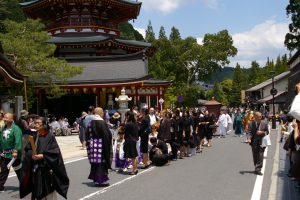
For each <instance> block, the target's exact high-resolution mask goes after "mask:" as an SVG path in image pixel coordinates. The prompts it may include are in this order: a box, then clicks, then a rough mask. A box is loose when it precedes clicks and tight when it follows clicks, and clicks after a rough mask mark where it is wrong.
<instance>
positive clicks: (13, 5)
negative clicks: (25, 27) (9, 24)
mask: <svg viewBox="0 0 300 200" xmlns="http://www.w3.org/2000/svg"><path fill="white" fill-rule="evenodd" d="M19 2H20V1H19V0H0V32H5V29H4V25H3V20H5V19H10V20H13V21H16V22H21V21H24V20H25V19H26V17H25V15H24V12H23V11H22V9H21V7H20V5H19Z"/></svg>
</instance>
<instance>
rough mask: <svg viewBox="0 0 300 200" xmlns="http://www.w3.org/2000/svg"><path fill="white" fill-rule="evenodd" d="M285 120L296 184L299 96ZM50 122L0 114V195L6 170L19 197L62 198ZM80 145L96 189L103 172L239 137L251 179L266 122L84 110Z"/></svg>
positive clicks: (125, 170) (251, 116) (230, 115)
mask: <svg viewBox="0 0 300 200" xmlns="http://www.w3.org/2000/svg"><path fill="white" fill-rule="evenodd" d="M296 91H297V96H296V97H295V100H294V102H293V104H292V107H291V110H290V113H289V114H286V113H285V114H284V115H282V116H281V122H280V124H281V131H280V133H281V135H282V137H281V139H280V141H279V142H283V141H284V142H285V144H284V148H285V149H286V150H287V151H288V155H289V158H290V170H289V174H288V175H289V176H291V177H292V178H293V179H295V180H297V181H300V175H299V174H300V173H299V171H300V170H299V165H300V159H299V158H300V156H299V155H300V154H299V145H300V136H299V125H300V123H299V116H300V114H299V107H300V106H299V93H300V84H297V85H296ZM49 124H50V123H49V119H48V118H45V117H40V116H38V115H29V113H28V112H27V111H25V110H22V111H21V117H20V119H18V120H16V119H15V115H14V114H13V113H4V112H2V111H1V113H0V128H1V130H0V153H1V170H0V191H1V192H3V191H4V189H5V187H4V186H5V182H6V180H7V178H8V175H9V172H10V168H11V167H12V168H13V169H14V171H15V173H16V175H17V177H18V180H19V183H20V185H19V186H20V187H19V192H20V198H24V197H26V196H27V195H28V194H31V199H56V198H57V194H60V195H61V196H62V197H64V198H67V193H68V188H69V184H70V181H69V178H68V175H67V170H66V168H65V166H64V161H63V157H62V154H61V151H60V148H59V145H58V143H57V141H56V138H55V134H53V133H52V132H50V128H49ZM78 124H79V129H80V132H79V139H80V142H81V144H82V148H81V149H82V150H86V151H87V156H88V161H89V163H90V173H89V176H88V177H87V179H90V180H91V181H92V182H93V184H94V186H95V187H107V186H109V184H110V183H109V172H111V171H117V172H118V173H122V174H128V175H133V176H134V175H137V174H138V173H139V169H146V168H148V167H149V166H151V165H153V166H168V165H170V164H171V163H172V162H175V161H176V160H177V159H185V158H188V157H191V156H196V155H201V154H202V153H205V151H208V150H209V149H210V148H212V147H213V146H214V144H213V140H215V139H214V138H216V137H218V138H222V139H220V140H223V138H226V137H227V136H228V135H229V132H230V130H231V126H232V130H233V133H234V134H233V136H237V137H239V136H240V137H241V136H243V137H245V142H246V143H248V144H249V145H250V147H251V150H252V155H253V164H254V173H255V174H256V175H263V174H262V171H261V169H262V167H263V154H264V151H265V149H266V147H267V145H268V144H266V145H263V144H264V140H265V137H266V136H268V135H269V133H270V125H269V120H268V118H266V117H265V116H264V115H263V113H261V112H259V111H251V110H250V109H246V108H236V109H228V108H227V107H222V108H221V109H220V111H219V113H210V112H209V110H208V109H206V108H205V107H199V108H198V107H197V108H187V109H182V108H176V109H173V110H172V109H167V110H159V109H155V108H149V109H147V108H141V109H136V107H135V109H132V110H129V111H128V112H127V113H126V114H125V120H124V121H121V115H120V113H118V112H115V113H114V114H113V115H111V116H109V115H106V114H105V111H103V109H102V108H101V107H96V108H94V107H93V106H90V107H89V109H88V113H86V112H84V111H83V112H82V116H81V118H80V119H79V123H78Z"/></svg>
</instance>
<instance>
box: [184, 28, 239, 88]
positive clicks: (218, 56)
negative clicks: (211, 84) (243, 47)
mask: <svg viewBox="0 0 300 200" xmlns="http://www.w3.org/2000/svg"><path fill="white" fill-rule="evenodd" d="M181 44H182V46H180V48H179V49H180V52H179V55H178V56H179V61H180V63H181V65H182V66H184V68H185V70H186V73H185V75H186V77H185V79H184V80H187V84H191V83H192V82H194V81H195V80H208V79H209V78H210V77H211V75H212V73H214V72H216V71H218V70H220V69H221V68H222V67H224V66H225V65H227V64H229V59H228V58H229V57H231V56H235V55H236V53H237V49H236V48H235V47H234V46H233V40H232V38H231V36H230V35H229V34H228V31H227V30H223V31H220V32H218V33H217V34H206V35H205V36H204V39H203V45H199V44H198V43H197V40H196V39H195V38H191V37H188V38H187V39H185V40H183V42H182V43H181Z"/></svg>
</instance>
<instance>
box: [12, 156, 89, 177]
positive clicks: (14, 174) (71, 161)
mask: <svg viewBox="0 0 300 200" xmlns="http://www.w3.org/2000/svg"><path fill="white" fill-rule="evenodd" d="M84 159H87V157H83V158H78V159H75V160H70V161H66V162H64V163H65V164H69V163H73V162H77V161H80V160H84ZM15 176H17V175H16V173H15V172H12V175H9V176H8V178H12V177H15Z"/></svg>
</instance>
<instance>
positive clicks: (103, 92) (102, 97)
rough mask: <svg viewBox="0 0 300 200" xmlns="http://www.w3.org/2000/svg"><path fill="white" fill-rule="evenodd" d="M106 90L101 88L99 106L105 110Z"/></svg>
mask: <svg viewBox="0 0 300 200" xmlns="http://www.w3.org/2000/svg"><path fill="white" fill-rule="evenodd" d="M105 101H106V88H101V90H100V102H99V105H100V106H101V107H102V108H104V106H105V104H106V102H105Z"/></svg>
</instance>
